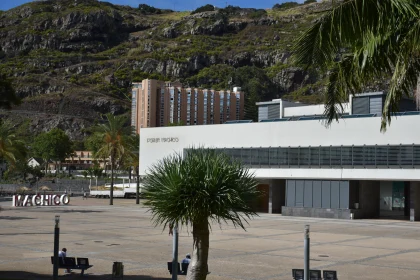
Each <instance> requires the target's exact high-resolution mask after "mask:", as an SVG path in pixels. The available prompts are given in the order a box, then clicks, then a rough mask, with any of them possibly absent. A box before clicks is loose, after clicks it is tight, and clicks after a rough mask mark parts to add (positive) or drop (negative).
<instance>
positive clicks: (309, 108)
mask: <svg viewBox="0 0 420 280" xmlns="http://www.w3.org/2000/svg"><path fill="white" fill-rule="evenodd" d="M343 107H344V113H349V111H350V110H349V108H350V107H349V105H348V103H345V104H343ZM283 112H284V114H283V117H285V118H287V117H293V116H314V115H317V116H320V115H323V114H324V112H325V105H324V104H320V105H306V106H299V107H285V108H284V109H283Z"/></svg>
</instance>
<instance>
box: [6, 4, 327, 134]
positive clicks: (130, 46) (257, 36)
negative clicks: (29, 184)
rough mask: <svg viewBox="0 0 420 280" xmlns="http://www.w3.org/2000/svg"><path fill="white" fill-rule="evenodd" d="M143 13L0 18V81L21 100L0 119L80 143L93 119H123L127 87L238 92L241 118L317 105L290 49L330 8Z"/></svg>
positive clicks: (93, 11) (316, 80)
mask: <svg viewBox="0 0 420 280" xmlns="http://www.w3.org/2000/svg"><path fill="white" fill-rule="evenodd" d="M309 2H310V1H309ZM144 6H147V5H143V7H141V8H132V7H128V6H118V5H113V4H110V3H107V2H98V1H96V0H47V1H36V2H31V3H28V4H24V5H22V6H19V7H16V8H14V9H11V10H8V11H3V12H0V59H1V64H0V74H2V75H5V76H6V77H9V78H11V79H12V80H13V85H14V87H15V89H16V92H17V94H18V96H19V97H21V98H22V104H21V105H20V106H19V107H17V108H15V109H14V110H12V111H11V112H5V111H2V112H0V117H2V118H11V119H12V120H13V121H14V123H16V126H18V127H19V129H20V131H22V132H25V133H26V134H27V136H29V137H31V136H34V135H36V134H37V133H39V132H41V131H47V130H49V129H51V128H53V127H59V128H61V129H63V130H64V131H66V132H67V133H68V135H69V136H70V137H71V138H72V139H73V140H78V141H81V140H83V138H84V136H85V135H86V129H87V128H88V127H90V126H91V125H93V124H94V123H95V122H97V121H98V119H99V118H100V117H101V115H102V114H104V113H107V112H112V113H114V114H127V116H129V110H130V86H131V83H132V82H133V81H141V80H142V79H144V78H155V79H163V80H174V81H175V80H177V81H181V82H182V83H184V85H188V86H191V87H205V88H214V89H221V88H231V87H233V86H241V87H242V89H243V90H244V91H245V92H246V96H247V97H246V118H249V119H255V118H256V108H255V106H254V104H255V102H256V101H265V100H271V99H272V98H278V97H286V98H289V99H294V100H300V101H305V102H310V103H317V102H320V100H321V98H320V95H319V94H317V91H318V89H319V88H321V87H322V86H323V84H324V80H325V75H323V74H322V73H318V72H317V71H316V69H313V70H310V71H304V70H303V69H302V68H301V67H299V66H297V65H293V63H292V62H291V61H290V47H291V45H292V42H293V40H294V39H295V38H296V37H297V36H298V35H299V34H300V33H301V32H302V31H303V30H305V29H306V28H307V27H308V26H310V24H311V23H312V22H314V21H316V20H317V18H319V16H320V14H322V12H323V11H325V10H326V9H328V8H329V7H330V2H328V1H324V2H321V3H310V4H305V5H297V6H294V7H291V8H282V7H281V5H280V7H279V8H278V9H275V10H258V9H249V8H246V9H245V8H239V7H232V6H228V7H227V8H224V9H217V8H216V9H214V8H212V9H210V10H205V9H204V10H205V11H203V12H197V13H190V12H172V11H169V10H153V9H152V10H149V9H144ZM278 6H279V5H278ZM147 7H149V6H147Z"/></svg>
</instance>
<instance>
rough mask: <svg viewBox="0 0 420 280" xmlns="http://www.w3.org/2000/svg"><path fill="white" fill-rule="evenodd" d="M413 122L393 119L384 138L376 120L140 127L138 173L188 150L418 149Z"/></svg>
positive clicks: (404, 174)
mask: <svg viewBox="0 0 420 280" xmlns="http://www.w3.org/2000/svg"><path fill="white" fill-rule="evenodd" d="M419 121H420V116H403V117H398V118H393V120H392V125H391V126H390V127H389V128H388V129H387V131H386V133H381V132H380V125H381V119H380V118H379V117H372V118H356V119H345V120H340V122H339V123H336V122H333V123H332V124H331V126H330V127H329V128H327V127H325V126H324V125H323V124H322V122H320V121H317V120H313V121H288V122H268V123H249V124H221V125H209V126H204V125H198V126H178V127H160V128H145V129H142V133H140V147H141V149H140V174H141V175H145V174H146V171H147V170H148V168H149V167H150V166H151V165H152V164H154V163H156V162H157V161H158V160H160V159H162V158H163V157H165V156H168V155H171V154H173V153H174V152H179V153H182V152H183V149H184V148H190V147H191V146H204V147H213V148H235V147H288V146H290V147H298V146H301V147H308V146H329V145H332V146H337V145H344V146H345V145H348V146H351V145H375V144H377V145H387V144H390V145H396V144H410V145H411V144H413V143H414V144H420V130H419V129H412V128H413V127H417V126H418V124H419ZM153 139H158V140H160V139H165V141H152V140H153ZM167 139H169V140H167ZM252 171H255V175H256V177H257V178H308V179H309V178H313V179H317V178H325V179H327V178H331V179H359V178H362V179H363V178H366V179H372V180H375V179H378V180H407V181H416V180H420V178H419V176H418V171H417V170H416V169H294V170H292V169H279V168H278V169H274V168H272V169H271V168H260V169H258V170H252Z"/></svg>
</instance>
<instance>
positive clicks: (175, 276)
mask: <svg viewBox="0 0 420 280" xmlns="http://www.w3.org/2000/svg"><path fill="white" fill-rule="evenodd" d="M173 237H174V239H173V240H174V243H173V251H172V253H173V255H172V280H177V279H178V223H176V224H175V225H174V229H173Z"/></svg>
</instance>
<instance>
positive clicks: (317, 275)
mask: <svg viewBox="0 0 420 280" xmlns="http://www.w3.org/2000/svg"><path fill="white" fill-rule="evenodd" d="M292 276H293V279H295V280H303V279H304V270H303V269H292ZM309 279H310V280H322V279H324V280H337V271H335V270H324V271H323V275H322V276H321V270H312V269H311V270H309Z"/></svg>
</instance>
